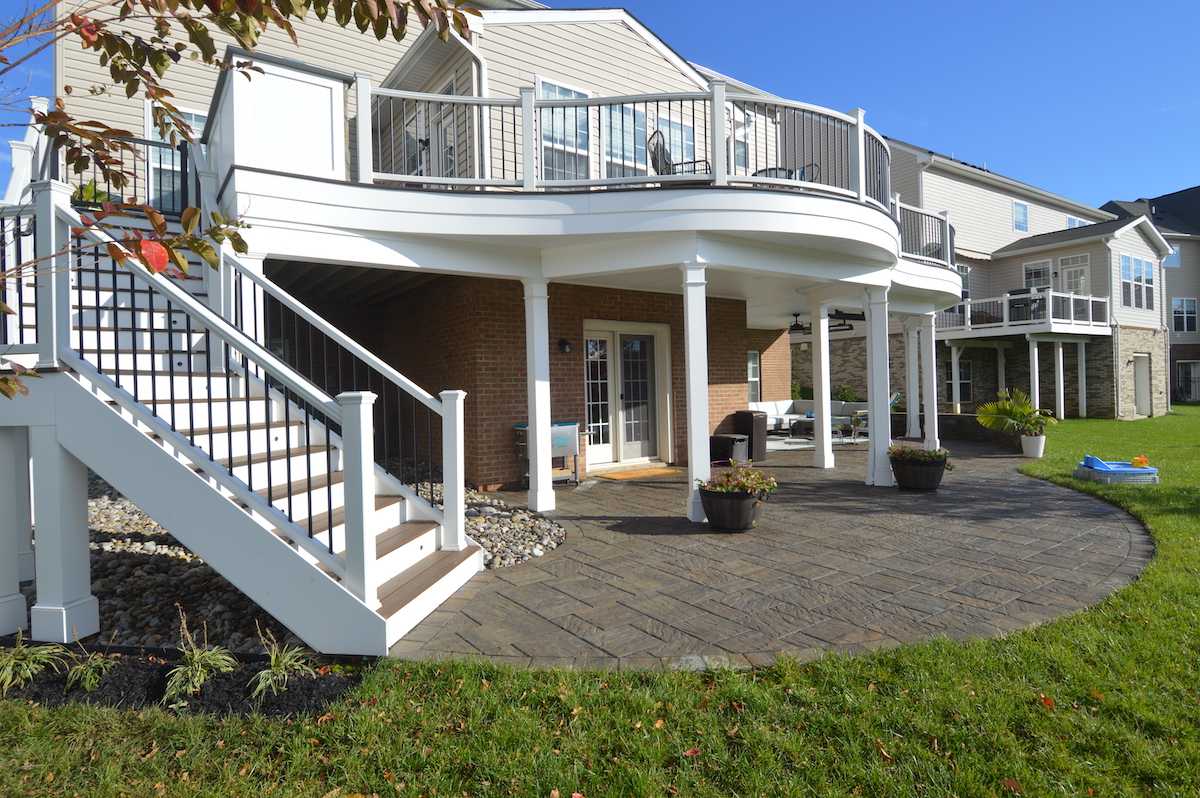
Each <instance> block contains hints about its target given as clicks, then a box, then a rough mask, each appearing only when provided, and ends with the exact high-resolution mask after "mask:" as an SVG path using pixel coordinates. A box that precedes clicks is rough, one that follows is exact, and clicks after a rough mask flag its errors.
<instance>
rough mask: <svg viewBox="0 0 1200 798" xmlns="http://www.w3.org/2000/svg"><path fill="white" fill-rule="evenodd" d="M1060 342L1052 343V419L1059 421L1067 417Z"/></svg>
mask: <svg viewBox="0 0 1200 798" xmlns="http://www.w3.org/2000/svg"><path fill="white" fill-rule="evenodd" d="M1064 371H1065V369H1064V368H1063V345H1062V341H1055V342H1054V417H1055V418H1057V419H1058V420H1059V421H1061V420H1062V419H1064V418H1066V417H1067V399H1066V395H1067V391H1066V385H1065V382H1066V380H1065V379H1064V377H1065V374H1064V373H1063V372H1064Z"/></svg>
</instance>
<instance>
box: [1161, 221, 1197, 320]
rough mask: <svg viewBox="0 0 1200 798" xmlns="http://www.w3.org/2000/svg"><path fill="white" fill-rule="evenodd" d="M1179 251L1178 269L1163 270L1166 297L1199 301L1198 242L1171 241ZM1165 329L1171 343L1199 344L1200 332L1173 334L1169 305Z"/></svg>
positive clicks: (1168, 306)
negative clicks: (1168, 329) (1169, 334)
mask: <svg viewBox="0 0 1200 798" xmlns="http://www.w3.org/2000/svg"><path fill="white" fill-rule="evenodd" d="M1171 244H1172V246H1174V247H1177V248H1178V249H1179V256H1180V265H1179V268H1172V269H1163V270H1162V272H1163V276H1164V278H1165V280H1166V291H1167V296H1168V297H1170V298H1171V299H1174V298H1175V297H1188V298H1191V299H1200V241H1180V240H1178V239H1175V240H1172V241H1171ZM1167 327H1169V328H1170V329H1171V343H1173V344H1200V332H1194V333H1188V332H1175V328H1174V321H1173V319H1172V316H1171V306H1170V303H1168V305H1167Z"/></svg>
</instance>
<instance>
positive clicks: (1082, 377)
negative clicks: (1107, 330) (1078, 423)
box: [1075, 302, 1091, 418]
mask: <svg viewBox="0 0 1200 798" xmlns="http://www.w3.org/2000/svg"><path fill="white" fill-rule="evenodd" d="M1088 306H1089V307H1091V303H1090V302H1089V303H1088ZM1075 359H1076V360H1077V361H1078V364H1079V365H1078V367H1077V368H1076V369H1075V370H1076V371H1077V372H1078V373H1079V417H1080V418H1087V341H1080V342H1079V343H1077V344H1076V345H1075Z"/></svg>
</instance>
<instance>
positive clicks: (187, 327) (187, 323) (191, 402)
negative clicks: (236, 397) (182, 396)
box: [167, 302, 196, 446]
mask: <svg viewBox="0 0 1200 798" xmlns="http://www.w3.org/2000/svg"><path fill="white" fill-rule="evenodd" d="M170 307H171V303H170V302H168V303H167V308H168V311H167V312H168V317H169V315H170ZM183 322H184V336H185V337H184V340H185V341H186V343H185V344H184V347H183V348H184V351H185V352H190V351H191V347H192V315H191V314H190V313H187V314H184V317H183ZM172 362H174V360H172ZM193 372H194V369H193V367H192V359H191V358H190V357H189V358H188V359H187V375H188V441H190V442H191V444H192V446H195V445H196V379H195V374H194V373H193Z"/></svg>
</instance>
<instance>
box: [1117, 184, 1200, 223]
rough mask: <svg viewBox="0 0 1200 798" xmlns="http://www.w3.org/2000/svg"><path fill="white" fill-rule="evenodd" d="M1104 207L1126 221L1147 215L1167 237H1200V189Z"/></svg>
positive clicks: (1118, 202)
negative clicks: (1174, 235)
mask: <svg viewBox="0 0 1200 798" xmlns="http://www.w3.org/2000/svg"><path fill="white" fill-rule="evenodd" d="M1101 207H1103V209H1104V210H1106V211H1109V212H1111V213H1115V214H1117V215H1119V216H1122V217H1124V218H1126V219H1128V218H1130V217H1133V216H1145V217H1147V218H1148V219H1150V221H1152V222H1153V223H1154V226H1155V227H1157V228H1158V229H1159V230H1161V231H1162V232H1163V233H1165V234H1167V235H1171V234H1176V235H1200V186H1192V187H1191V188H1185V189H1181V190H1179V191H1173V192H1171V193H1170V194H1163V195H1161V196H1158V197H1149V198H1146V197H1142V198H1141V199H1137V200H1111V201H1109V202H1106V203H1104V205H1103V206H1101Z"/></svg>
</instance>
